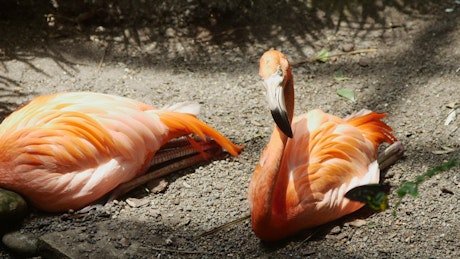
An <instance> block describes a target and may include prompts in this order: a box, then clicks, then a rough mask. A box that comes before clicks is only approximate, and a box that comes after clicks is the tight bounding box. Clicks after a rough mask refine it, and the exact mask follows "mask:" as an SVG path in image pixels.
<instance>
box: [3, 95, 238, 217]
mask: <svg viewBox="0 0 460 259" xmlns="http://www.w3.org/2000/svg"><path fill="white" fill-rule="evenodd" d="M198 109H199V107H198V106H197V105H195V104H179V105H175V106H171V107H167V108H165V109H155V108H154V107H152V106H150V105H147V104H144V103H141V102H138V101H135V100H131V99H128V98H124V97H119V96H113V95H106V94H99V93H89V92H80V93H61V94H54V95H48V96H40V97H37V98H35V99H33V100H32V101H31V102H30V103H28V104H27V105H25V106H23V107H22V108H20V109H19V110H17V111H16V112H14V113H12V114H11V115H10V116H9V117H7V118H6V119H5V120H4V121H3V122H2V124H1V125H0V187H3V188H6V189H10V190H13V191H16V192H18V193H21V194H22V195H24V196H25V197H27V198H28V199H29V200H30V201H31V202H32V203H33V205H35V206H36V207H38V208H40V209H42V210H45V211H65V210H68V209H79V208H81V207H84V206H85V205H88V204H89V203H91V202H93V201H95V200H97V199H98V198H100V197H102V196H103V195H105V194H106V193H108V192H110V191H111V190H113V189H114V188H115V187H117V186H118V185H120V184H121V183H125V182H127V181H130V180H132V179H134V178H136V177H138V176H140V175H142V174H144V173H145V172H146V170H147V169H148V167H149V163H150V161H151V160H152V158H153V157H154V155H155V153H156V152H157V151H158V150H159V149H160V147H161V146H163V145H164V144H165V143H166V142H168V141H169V140H171V139H173V138H176V137H179V136H184V135H189V134H191V133H194V134H197V135H199V136H200V137H201V138H202V139H205V138H206V136H208V137H211V138H213V139H214V140H215V141H216V142H217V143H218V144H219V145H221V146H222V147H223V148H225V149H226V150H227V151H228V152H229V153H230V154H232V155H234V156H237V155H238V153H239V152H240V150H241V147H239V146H236V145H234V144H233V143H232V142H230V141H229V140H228V139H226V138H225V137H224V136H222V135H221V134H220V133H219V132H217V131H216V130H214V129H213V128H211V127H210V126H208V125H206V124H205V123H203V122H201V121H199V120H198V119H197V118H196V114H197V113H198Z"/></svg>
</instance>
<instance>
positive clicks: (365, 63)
mask: <svg viewBox="0 0 460 259" xmlns="http://www.w3.org/2000/svg"><path fill="white" fill-rule="evenodd" d="M358 64H359V65H360V66H362V67H368V66H369V64H370V61H369V59H367V58H360V59H359V61H358Z"/></svg>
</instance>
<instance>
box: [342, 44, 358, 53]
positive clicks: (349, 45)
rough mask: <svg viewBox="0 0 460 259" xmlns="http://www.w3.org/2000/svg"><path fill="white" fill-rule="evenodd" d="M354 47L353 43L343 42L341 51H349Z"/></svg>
mask: <svg viewBox="0 0 460 259" xmlns="http://www.w3.org/2000/svg"><path fill="white" fill-rule="evenodd" d="M354 49H355V45H354V44H353V43H345V44H343V46H342V50H343V52H350V51H352V50H354Z"/></svg>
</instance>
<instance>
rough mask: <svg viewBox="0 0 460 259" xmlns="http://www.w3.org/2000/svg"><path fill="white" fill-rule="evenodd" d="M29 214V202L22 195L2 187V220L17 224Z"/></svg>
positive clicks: (0, 200)
mask: <svg viewBox="0 0 460 259" xmlns="http://www.w3.org/2000/svg"><path fill="white" fill-rule="evenodd" d="M26 215H27V203H26V201H25V200H24V198H22V196H21V195H19V194H17V193H15V192H12V191H8V190H5V189H2V188H0V222H1V223H2V224H1V225H3V223H9V225H10V224H15V223H19V222H21V221H22V219H23V218H25V217H26Z"/></svg>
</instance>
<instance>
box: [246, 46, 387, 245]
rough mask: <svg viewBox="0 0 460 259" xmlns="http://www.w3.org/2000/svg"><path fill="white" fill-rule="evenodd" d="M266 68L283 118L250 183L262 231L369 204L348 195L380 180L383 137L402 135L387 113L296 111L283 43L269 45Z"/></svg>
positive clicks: (311, 222)
mask: <svg viewBox="0 0 460 259" xmlns="http://www.w3.org/2000/svg"><path fill="white" fill-rule="evenodd" d="M260 75H261V76H262V78H263V79H264V85H265V87H266V88H267V98H268V102H269V106H270V109H271V111H272V114H273V118H274V119H275V122H276V124H277V125H276V126H275V129H274V131H273V133H272V136H271V138H270V142H269V144H268V145H267V147H266V148H265V150H264V152H263V153H262V156H261V158H260V161H259V164H258V165H257V167H256V169H255V172H254V175H253V177H252V179H251V183H250V186H249V202H250V207H251V219H252V227H253V230H254V232H255V234H256V235H257V236H258V237H259V238H261V239H262V240H267V241H274V240H278V239H281V238H284V237H287V236H289V235H292V234H295V233H296V232H298V231H300V230H302V229H307V228H311V227H315V226H318V225H321V224H324V223H327V222H330V221H332V220H335V219H337V218H340V217H342V216H344V215H346V214H349V213H351V212H354V211H356V210H358V209H359V208H361V207H362V206H363V204H362V203H360V202H356V201H351V200H349V199H347V198H345V197H344V195H345V193H346V192H347V191H349V190H350V189H352V188H354V187H356V186H360V185H365V184H371V183H378V182H379V167H378V163H377V161H376V157H377V148H378V145H379V144H380V143H382V142H388V143H393V142H394V141H396V138H395V137H394V136H393V135H392V133H391V132H392V129H391V128H390V127H389V126H388V125H387V124H385V123H384V122H382V121H381V119H382V118H384V117H385V116H386V115H385V114H378V113H375V112H370V111H366V110H362V111H360V112H358V113H355V114H353V115H351V116H349V117H348V118H345V119H341V118H338V117H336V116H333V115H329V114H326V113H324V112H322V111H320V110H312V111H310V112H308V113H306V114H303V115H300V116H296V117H293V111H294V89H293V78H292V73H291V68H290V65H289V62H288V61H287V58H286V57H285V56H284V55H283V54H282V53H280V52H278V51H275V50H271V51H268V52H266V53H265V54H264V55H263V56H262V58H261V62H260ZM289 135H291V136H292V138H290V136H289Z"/></svg>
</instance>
